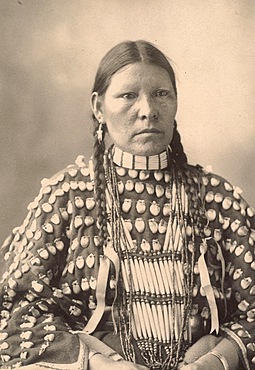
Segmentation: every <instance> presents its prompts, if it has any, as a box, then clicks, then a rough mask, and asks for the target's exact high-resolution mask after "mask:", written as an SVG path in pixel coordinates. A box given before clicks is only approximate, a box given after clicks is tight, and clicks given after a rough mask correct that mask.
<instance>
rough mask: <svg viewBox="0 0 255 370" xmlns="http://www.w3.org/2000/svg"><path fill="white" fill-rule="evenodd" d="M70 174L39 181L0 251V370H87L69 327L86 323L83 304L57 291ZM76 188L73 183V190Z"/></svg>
mask: <svg viewBox="0 0 255 370" xmlns="http://www.w3.org/2000/svg"><path fill="white" fill-rule="evenodd" d="M75 171H76V172H77V170H75ZM69 172H70V174H64V173H60V174H58V175H57V176H55V177H54V178H52V179H51V180H47V181H44V182H43V186H42V189H41V190H40V193H39V195H38V196H37V197H36V199H35V200H34V201H33V202H32V203H31V204H30V205H29V207H28V215H27V217H26V218H25V220H24V222H23V224H22V225H21V226H20V227H17V228H15V229H14V230H13V232H12V234H11V235H10V236H9V237H8V238H7V239H6V241H5V242H4V244H3V246H2V247H1V249H0V258H1V271H0V279H1V281H0V294H1V296H0V306H1V318H2V320H1V324H0V360H1V362H0V363H1V366H0V367H1V368H3V369H11V368H16V367H20V366H21V367H22V366H26V365H30V364H38V365H39V364H41V365H42V366H45V367H48V368H50V369H65V370H69V369H70V370H71V369H75V370H78V369H80V370H86V369H87V364H88V354H89V348H88V346H87V345H86V344H84V343H83V342H81V340H80V338H79V336H78V335H77V334H75V333H74V332H73V331H72V325H71V322H72V321H74V322H76V321H81V322H83V323H86V321H87V318H86V305H85V304H84V302H81V301H80V300H78V299H76V300H74V299H71V297H69V296H67V295H65V294H63V290H62V289H60V287H59V280H60V277H61V273H62V271H63V269H64V267H65V264H66V260H67V255H68V248H69V246H70V240H69V239H68V232H67V230H68V228H69V227H68V226H69V223H70V215H69V213H68V212H69V211H68V204H69V202H70V200H69V190H70V184H71V182H70V181H69V180H70V178H71V175H72V173H71V170H70V171H69ZM71 185H72V184H71ZM79 185H80V184H79V182H77V181H75V187H74V188H78V186H79Z"/></svg>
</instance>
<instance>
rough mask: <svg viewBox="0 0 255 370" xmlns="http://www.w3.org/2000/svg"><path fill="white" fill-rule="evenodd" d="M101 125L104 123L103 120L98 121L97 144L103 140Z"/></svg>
mask: <svg viewBox="0 0 255 370" xmlns="http://www.w3.org/2000/svg"><path fill="white" fill-rule="evenodd" d="M103 125H104V123H103V122H99V127H98V130H97V132H96V134H97V140H98V142H99V144H102V141H103V134H104V130H103Z"/></svg>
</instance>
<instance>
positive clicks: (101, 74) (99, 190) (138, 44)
mask: <svg viewBox="0 0 255 370" xmlns="http://www.w3.org/2000/svg"><path fill="white" fill-rule="evenodd" d="M139 62H144V63H148V64H154V65H157V66H159V67H161V68H164V69H165V70H166V71H167V73H168V75H169V77H170V79H171V82H172V85H173V88H174V91H175V94H176V95H177V88H176V80H175V74H174V70H173V68H172V66H171V64H170V61H169V60H168V59H167V57H166V56H165V55H164V54H163V53H162V52H161V51H160V50H159V49H157V48H156V46H154V45H153V44H151V43H149V42H147V41H144V40H138V41H123V42H121V43H119V44H117V45H116V46H114V47H113V48H112V49H110V50H109V51H108V52H107V53H106V55H105V56H104V57H103V59H102V60H101V62H100V64H99V67H98V70H97V74H96V77H95V82H94V86H93V90H92V91H93V92H97V93H98V95H100V96H102V95H103V94H104V93H105V92H106V90H107V88H108V86H109V84H110V82H111V78H112V76H113V75H114V74H115V73H116V72H117V71H119V70H120V69H121V68H123V67H125V66H127V65H129V64H134V63H139ZM93 120H94V140H95V142H94V171H95V199H96V202H97V204H98V223H99V225H100V228H99V239H100V243H101V246H102V245H103V244H104V243H105V242H106V240H107V226H106V222H107V212H106V199H105V172H104V151H105V146H104V142H102V143H99V142H98V139H97V130H98V128H99V122H98V121H97V120H96V118H95V116H94V115H93ZM103 135H104V134H103ZM169 145H170V147H171V149H172V155H173V159H174V160H175V161H176V163H177V165H179V166H183V165H186V164H187V156H186V154H185V153H184V150H183V146H182V144H181V137H180V134H179V132H178V131H177V123H176V121H175V125H174V132H173V139H172V141H171V143H169Z"/></svg>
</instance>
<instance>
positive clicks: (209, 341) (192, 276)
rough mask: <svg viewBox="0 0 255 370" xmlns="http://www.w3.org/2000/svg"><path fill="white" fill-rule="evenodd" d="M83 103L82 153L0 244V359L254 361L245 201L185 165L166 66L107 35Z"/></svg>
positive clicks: (186, 364)
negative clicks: (87, 102)
mask: <svg viewBox="0 0 255 370" xmlns="http://www.w3.org/2000/svg"><path fill="white" fill-rule="evenodd" d="M91 106H92V110H93V119H94V127H95V128H94V137H95V145H94V155H93V160H91V161H90V162H89V164H88V165H86V164H85V163H84V158H83V157H82V156H79V157H78V158H77V160H76V163H75V165H73V166H68V167H67V169H66V170H65V171H62V172H60V173H58V174H57V175H55V176H54V177H52V178H51V179H49V180H46V179H45V180H43V182H42V189H41V191H40V193H39V195H38V196H37V197H36V199H35V200H34V202H32V203H31V204H30V205H29V207H28V209H29V213H28V215H27V217H26V219H25V221H24V222H23V224H22V225H21V226H20V227H18V228H16V229H14V230H13V234H12V236H10V237H9V238H8V239H7V240H6V241H5V243H4V245H3V246H2V249H1V255H2V260H3V264H2V268H3V271H2V273H1V276H2V278H1V292H2V303H1V305H2V311H1V313H2V318H3V319H2V323H1V342H0V343H1V344H0V346H1V352H0V354H1V361H2V367H1V368H3V369H9V368H15V367H19V366H21V367H23V368H24V369H37V368H38V369H39V368H40V369H42V368H47V369H49V368H50V369H89V370H97V369H99V368H100V367H101V368H103V369H106V368H107V369H108V368H110V369H118V370H120V369H121V370H135V369H137V370H139V369H140V370H142V369H180V368H182V369H183V370H200V369H201V370H202V369H208V368H210V369H217V370H219V369H224V370H227V369H231V370H235V369H236V370H237V369H255V365H254V364H255V343H254V319H255V301H254V298H253V297H254V294H255V289H254V280H255V276H254V269H255V267H254V266H255V262H254V257H253V253H254V252H253V245H254V230H253V229H254V210H253V209H252V208H251V207H249V206H248V205H247V204H246V202H245V201H244V200H243V199H242V197H241V196H240V192H239V189H238V188H235V187H233V186H232V185H230V184H229V183H228V182H227V181H225V180H224V179H222V178H220V177H219V176H216V175H214V174H211V173H206V172H205V171H204V170H203V169H202V168H201V167H200V166H195V167H194V166H191V165H189V164H188V163H187V157H186V155H185V153H184V151H183V147H182V144H181V140H180V135H179V133H178V131H177V124H176V121H175V115H176V110H177V90H176V83H175V76H174V72H173V69H172V67H171V65H170V63H169V61H168V60H167V58H166V57H165V56H164V54H163V53H161V52H160V51H159V50H158V49H157V48H155V47H154V46H153V45H152V44H150V43H148V42H145V41H137V42H130V41H128V42H123V43H120V44H118V45H117V46H115V47H114V48H113V49H111V50H110V51H109V52H108V53H107V54H106V55H105V57H104V58H103V59H102V61H101V63H100V66H99V69H98V72H97V75H96V79H95V84H94V88H93V93H92V97H91ZM106 133H108V134H109V137H110V138H111V140H112V142H113V145H111V146H110V147H109V148H108V149H107V150H106V149H105V144H104V139H105V134H106ZM66 349H68V350H66Z"/></svg>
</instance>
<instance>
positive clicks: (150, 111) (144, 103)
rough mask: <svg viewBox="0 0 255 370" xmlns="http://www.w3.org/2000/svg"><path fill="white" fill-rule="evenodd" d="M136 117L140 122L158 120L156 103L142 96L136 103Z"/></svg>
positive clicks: (148, 97) (149, 97) (151, 98)
mask: <svg viewBox="0 0 255 370" xmlns="http://www.w3.org/2000/svg"><path fill="white" fill-rule="evenodd" d="M138 117H139V118H140V119H141V120H146V119H147V120H150V119H154V120H155V119H157V118H158V110H157V107H156V103H155V101H154V99H153V97H151V96H146V95H143V96H141V97H140V99H139V101H138Z"/></svg>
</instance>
